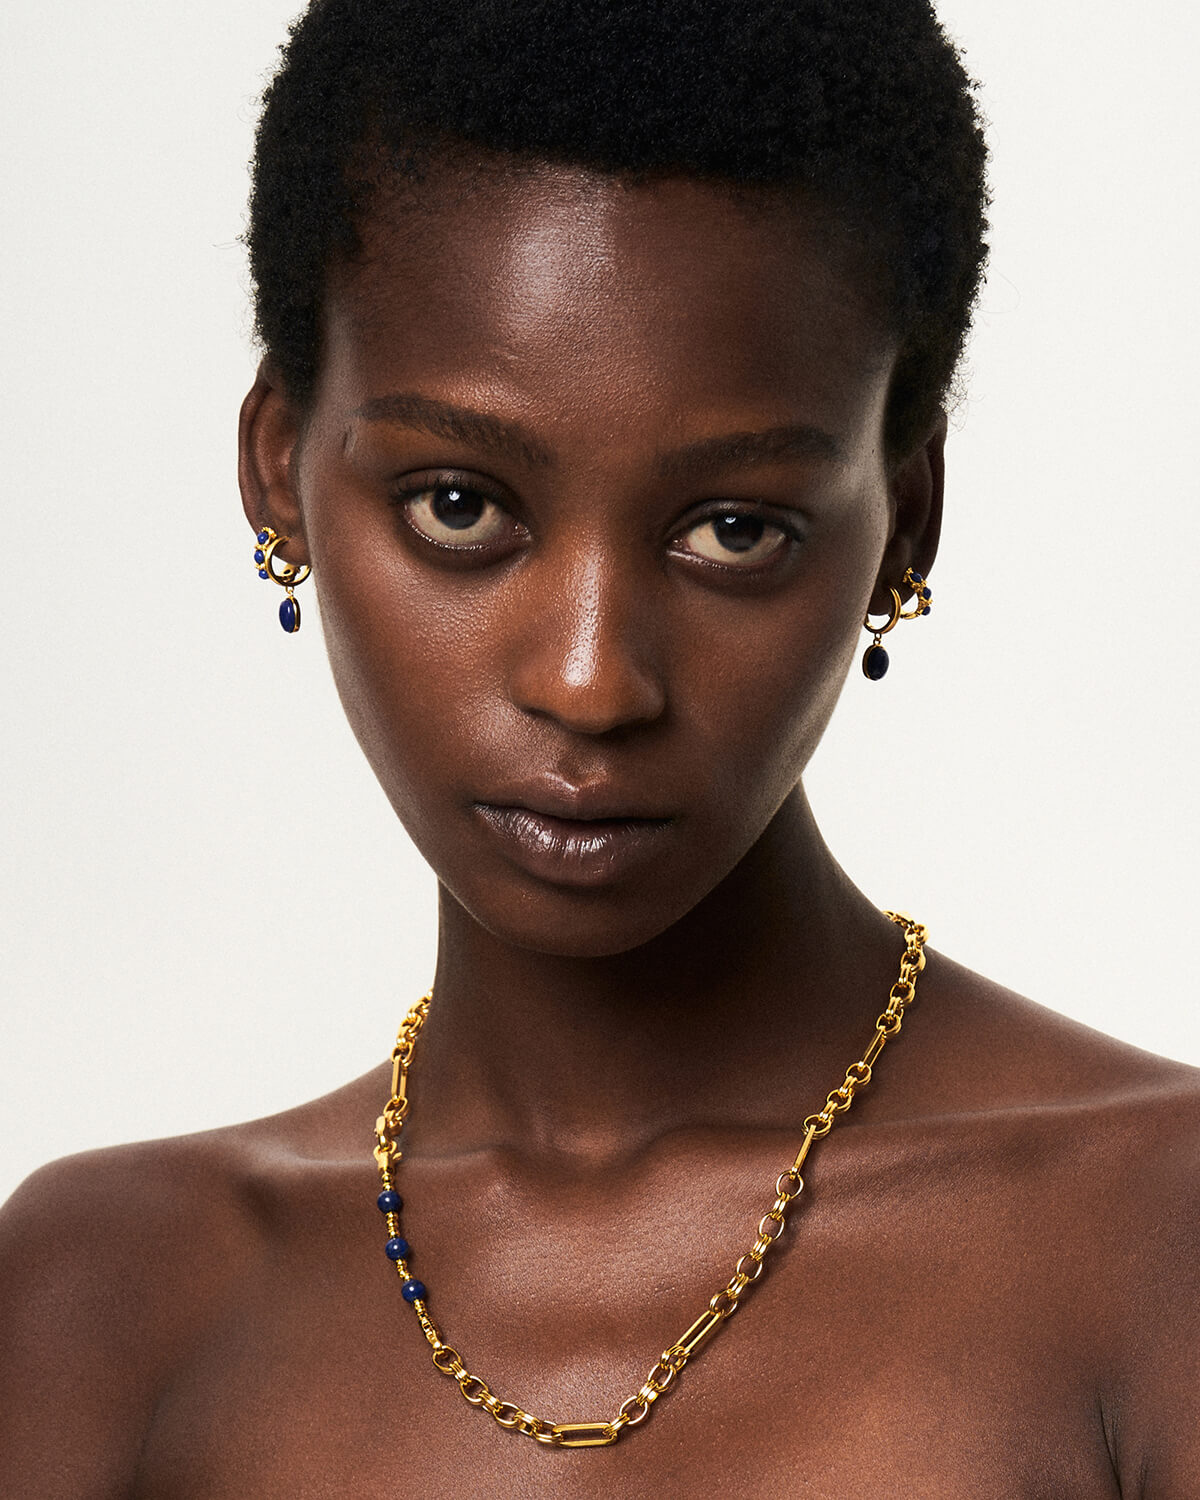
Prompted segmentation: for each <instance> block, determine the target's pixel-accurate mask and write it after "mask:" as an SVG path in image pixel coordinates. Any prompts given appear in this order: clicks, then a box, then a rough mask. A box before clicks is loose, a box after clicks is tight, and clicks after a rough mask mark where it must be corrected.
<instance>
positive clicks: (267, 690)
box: [0, 0, 1200, 1195]
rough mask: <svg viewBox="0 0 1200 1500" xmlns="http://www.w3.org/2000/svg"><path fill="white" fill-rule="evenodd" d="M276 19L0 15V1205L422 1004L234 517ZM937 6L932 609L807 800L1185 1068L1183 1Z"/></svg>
mask: <svg viewBox="0 0 1200 1500" xmlns="http://www.w3.org/2000/svg"><path fill="white" fill-rule="evenodd" d="M292 8H293V7H292V5H291V4H288V3H277V0H206V3H205V4H204V5H182V4H178V3H168V4H150V3H145V0H143V3H135V0H109V3H107V4H105V5H96V4H94V3H91V0H89V3H87V4H83V3H79V0H44V3H42V4H40V5H38V6H36V7H35V6H33V5H31V4H28V3H26V4H24V5H12V6H8V7H6V8H5V13H4V18H3V21H2V22H0V28H2V34H0V44H2V52H3V56H4V58H5V69H6V72H7V77H6V78H5V80H4V81H3V87H2V89H0V98H2V103H0V108H2V109H3V120H4V133H5V146H4V150H3V152H2V153H0V169H2V172H3V197H2V201H3V203H4V206H5V214H6V219H7V226H6V230H5V234H4V236H3V240H2V241H0V261H2V264H3V278H2V281H3V288H4V299H5V314H4V318H5V322H4V332H3V340H2V349H0V357H2V358H3V427H4V454H3V465H2V468H0V475H2V483H3V488H4V495H3V550H2V552H0V625H2V630H0V641H2V642H3V652H4V657H5V676H4V713H3V719H4V729H3V735H4V749H3V773H4V782H3V784H4V792H5V795H4V798H3V812H2V815H0V816H2V819H3V826H2V827H0V844H2V848H3V858H4V869H3V876H2V889H0V912H2V916H0V923H2V926H3V932H2V934H0V940H2V952H3V956H2V963H3V974H2V978H0V983H2V991H0V993H2V997H3V1000H2V1004H3V1047H2V1049H0V1195H2V1194H3V1192H4V1191H6V1190H7V1189H8V1188H9V1187H11V1186H12V1185H13V1184H14V1183H15V1182H16V1181H17V1179H18V1178H19V1177H21V1176H22V1175H23V1174H24V1173H25V1172H27V1171H28V1170H29V1169H30V1168H32V1167H33V1166H35V1165H37V1164H38V1163H39V1162H41V1161H44V1160H46V1159H48V1158H49V1157H52V1156H56V1155H60V1154H62V1153H64V1152H67V1151H70V1150H73V1149H76V1148H80V1147H85V1146H92V1145H99V1144H103V1143H107V1142H113V1141H120V1140H126V1139H131V1138H135V1137H141V1136H151V1135H160V1134H169V1133H174V1132H178V1131H185V1130H192V1129H196V1128H198V1127H202V1126H207V1125H211V1124H217V1123H222V1122H227V1121H232V1120H235V1119H238V1118H245V1117H247V1116H252V1115H255V1114H261V1113H265V1112H267V1111H270V1110H274V1109H278V1108H282V1107H284V1106H286V1105H288V1104H291V1103H294V1102H298V1101H300V1100H303V1099H305V1098H308V1097H311V1096H313V1095H316V1094H319V1093H321V1092H323V1091H325V1090H327V1089H329V1088H331V1087H333V1086H335V1085H337V1084H339V1083H341V1082H343V1081H345V1080H347V1079H348V1078H350V1077H352V1076H354V1075H356V1074H357V1073H359V1072H361V1071H363V1070H365V1069H366V1068H368V1067H369V1066H371V1065H372V1064H373V1063H374V1062H376V1061H377V1060H378V1059H380V1058H381V1057H382V1056H383V1055H384V1054H385V1052H386V1051H387V1049H388V1047H389V1045H390V1041H391V1037H392V1034H393V1031H394V1027H395V1025H396V1023H397V1021H398V1019H399V1017H400V1015H401V1014H402V1012H403V1010H404V1009H405V1008H406V1006H407V1005H408V1003H409V1002H410V1000H411V999H412V998H413V996H414V995H415V994H416V993H418V992H419V991H420V990H421V989H422V988H423V987H424V986H425V984H426V983H427V980H428V978H429V976H430V973H431V968H432V960H433V952H434V925H433V924H434V900H433V884H432V880H431V878H430V877H429V875H428V873H427V872H426V870H425V869H424V867H423V866H422V864H421V863H420V861H419V860H418V858H417V857H416V856H415V854H414V853H413V852H412V850H411V849H410V847H409V845H408V843H407V842H406V840H405V837H404V835H403V834H402V833H401V831H400V829H399V828H398V827H397V826H396V824H395V823H394V820H393V818H392V816H391V813H390V811H389V809H388V807H387V805H386V803H385V802H384V799H383V797H382V795H381V793H380V792H379V791H378V789H377V788H376V786H375V784H374V782H373V780H372V778H371V776H370V773H369V772H368V770H367V768H366V766H365V764H364V763H363V762H362V761H361V758H360V756H359V754H358V751H357V748H356V746H355V745H354V744H353V742H352V740H351V737H350V734H349V731H348V730H347V729H346V727H345V726H344V724H343V722H342V718H341V714H340V711H339V708H338V705H337V702H336V700H335V697H334V693H333V690H332V686H331V683H330V679H329V673H328V670H327V667H326V664H325V661H324V657H323V653H322V649H321V640H320V634H319V631H318V629H317V628H316V618H315V612H314V611H313V607H312V606H313V597H312V594H311V592H309V593H308V595H307V597H306V599H305V604H306V606H307V608H308V611H309V619H310V626H309V628H307V629H306V630H305V631H304V632H303V633H302V634H300V635H299V636H297V637H296V638H294V639H288V638H286V637H285V636H284V635H283V634H282V632H281V631H280V630H279V628H278V626H277V624H276V623H275V606H276V603H277V599H276V597H275V596H274V595H275V591H274V590H271V591H269V592H268V591H267V590H266V589H265V587H264V586H262V585H260V584H259V583H257V582H256V580H255V578H254V576H253V573H252V570H251V567H250V564H249V560H248V551H247V548H248V543H249V540H250V533H249V531H248V529H247V527H246V525H245V522H244V521H243V519H242V517H241V514H240V512H239V508H238V500H237V492H236V487H235V484H234V423H235V417H236V411H237V405H238V401H239V399H240V397H241V395H242V393H243V391H244V390H245V388H246V387H247V385H248V384H249V381H250V379H251V374H252V371H253V367H254V355H253V352H252V350H251V348H250V344H249V338H248V325H249V314H248V309H247V299H246V274H245V266H244V258H243V254H242V250H241V248H240V245H239V243H238V236H239V234H240V233H241V230H242V227H243V210H244V201H245V193H246V174H245V167H244V164H245V162H246V160H247V157H248V155H249V151H250V142H251V131H252V123H253V119H254V114H255V98H256V95H257V93H258V91H259V89H260V87H261V85H262V83H263V81H264V78H265V76H266V75H267V73H268V71H269V69H270V68H271V66H272V57H273V51H274V47H275V45H276V43H277V42H278V41H279V40H280V39H281V38H282V35H283V32H284V27H285V23H286V21H287V19H288V18H289V17H290V15H291V13H292ZM943 15H944V17H945V19H946V20H947V22H948V24H949V26H950V28H951V30H952V31H953V32H954V34H955V35H956V36H957V37H958V39H959V40H960V41H961V42H962V43H963V44H964V45H965V47H966V49H967V61H968V66H969V67H970V68H971V69H972V70H973V71H974V72H975V73H976V74H977V75H978V76H980V77H981V78H982V79H983V80H984V81H985V95H984V97H985V101H986V109H987V113H988V115H989V117H990V119H991V122H992V141H993V147H994V152H995V165H994V174H993V179H994V189H995V197H996V203H995V209H994V223H995V231H994V236H993V241H994V255H993V262H992V271H991V277H990V280H989V283H988V287H987V290H986V293H985V295H984V299H983V305H982V309H981V312H980V317H979V328H978V334H977V336H976V338H975V341H974V344H973V346H972V350H971V355H970V365H971V371H970V373H971V386H970V390H971V395H970V399H969V402H968V403H967V404H966V405H965V406H964V407H963V408H962V409H961V410H960V411H959V412H958V414H957V415H956V418H955V428H956V431H955V434H954V436H953V438H952V442H951V446H950V458H949V511H948V516H947V523H946V530H945V542H944V548H943V553H942V556H941V559H940V561H939V564H938V567H937V569H936V572H935V574H934V581H935V583H936V586H937V608H936V612H935V613H934V614H933V615H932V616H931V617H930V619H929V620H928V621H925V622H922V624H921V625H920V627H919V628H918V627H917V626H909V627H908V628H907V629H905V630H904V631H903V633H900V632H898V633H897V635H896V636H895V637H894V638H893V640H894V645H895V650H894V653H893V661H894V665H893V670H892V673H891V674H890V675H889V677H888V678H887V680H886V681H885V682H884V683H882V684H879V685H871V684H868V683H867V682H866V681H865V680H864V679H862V677H861V676H855V677H854V678H853V679H852V680H851V682H850V684H849V686H848V689H847V692H846V695H845V699H844V701H843V705H842V708H841V709H840V711H839V716H838V718H837V719H836V720H835V724H834V727H833V729H832V730H831V732H830V734H829V736H828V739H827V741H826V743H825V745H824V746H823V747H822V749H821V751H820V753H819V755H818V758H817V761H816V763H815V765H814V767H813V769H812V772H811V774H810V786H811V790H812V794H813V797H814V801H815V805H816V808H817V811H818V815H819V816H820V817H821V818H822V821H823V824H824V827H825V829H826V832H827V835H828V837H829V839H830V841H831V843H832V845H833V848H834V850H835V851H836V852H837V853H838V854H839V855H840V857H841V858H842V860H843V862H844V863H845V864H846V866H847V867H848V869H849V870H850V872H851V873H852V874H853V875H854V877H855V878H856V879H857V880H858V881H859V883H860V884H861V885H862V886H863V888H864V889H865V890H866V891H867V892H868V893H869V894H870V895H871V896H872V897H873V898H875V899H877V900H878V901H879V902H880V903H881V904H897V905H900V906H903V907H905V908H907V909H910V910H912V911H913V912H915V913H917V914H919V915H920V916H921V917H922V918H923V919H925V920H926V921H927V922H928V923H929V924H930V927H931V929H932V933H933V940H934V942H935V944H936V945H937V946H938V947H940V948H942V949H943V950H945V951H947V952H949V953H950V954H952V955H954V956H955V957H957V958H959V959H961V960H963V961H965V962H967V963H969V964H971V965H973V966H975V967H978V968H980V969H982V970H984V971H985V972H987V973H989V974H991V975H992V976H994V977H995V978H997V979H1000V980H1003V981H1005V982H1007V983H1009V984H1011V985H1013V986H1015V987H1017V988H1019V989H1022V990H1024V991H1025V992H1027V993H1029V994H1031V995H1033V996H1034V997H1035V998H1037V999H1039V1000H1042V1001H1045V1002H1046V1003H1047V1004H1049V1005H1053V1006H1056V1007H1058V1008H1060V1009H1062V1010H1064V1011H1067V1012H1069V1013H1070V1014H1071V1015H1074V1016H1078V1017H1080V1018H1082V1019H1083V1020H1086V1021H1088V1022H1090V1023H1091V1024H1093V1025H1096V1026H1099V1027H1101V1028H1103V1029H1104V1030H1107V1031H1111V1032H1113V1033H1115V1034H1116V1035H1118V1036H1121V1037H1125V1038H1127V1039H1129V1040H1131V1041H1134V1042H1136V1043H1138V1044H1140V1045H1142V1046H1146V1047H1150V1048H1152V1049H1155V1050H1158V1051H1163V1052H1168V1053H1171V1054H1174V1055H1176V1056H1178V1057H1183V1058H1187V1059H1189V1060H1191V1061H1193V1062H1200V1023H1198V1021H1197V1013H1196V999H1197V985H1196V981H1195V978H1194V953H1193V948H1194V936H1195V928H1196V920H1195V904H1196V880H1195V869H1196V856H1197V837H1196V835H1197V824H1198V818H1197V797H1196V791H1195V784H1196V778H1197V767H1198V766H1200V743H1198V742H1200V729H1198V724H1197V708H1196V700H1197V693H1196V679H1197V670H1196V667H1197V658H1198V652H1200V647H1198V645H1197V637H1196V626H1197V623H1198V622H1200V597H1198V593H1197V589H1196V587H1195V584H1196V559H1197V555H1198V545H1197V544H1198V542H1200V523H1198V513H1200V508H1198V506H1197V500H1198V498H1200V497H1198V495H1197V482H1196V477H1195V456H1194V455H1195V448H1196V423H1195V418H1194V414H1195V408H1196V402H1197V385H1198V382H1197V377H1196V371H1195V350H1196V349H1197V347H1198V346H1200V327H1198V324H1200V318H1198V316H1197V313H1198V300H1200V299H1198V295H1197V289H1196V286H1197V277H1196V261H1195V254H1196V252H1195V246H1196V243H1197V240H1198V239H1200V234H1198V231H1200V212H1198V209H1197V191H1196V173H1195V166H1194V162H1195V143H1196V140H1197V135H1198V131H1197V126H1198V124H1200V120H1198V118H1197V116H1198V107H1197V94H1196V90H1195V88H1194V79H1193V76H1192V69H1193V63H1194V59H1195V57H1196V55H1197V53H1198V51H1200V25H1198V22H1197V11H1196V8H1195V7H1194V6H1193V5H1192V4H1190V3H1184V0H1159V3H1158V4H1156V5H1154V6H1146V5H1136V6H1135V5H1132V4H1125V3H1111V0H1110V3H1107V4H1105V3H1101V4H1096V3H1088V4H1084V3H1082V0H1069V3H1065V0H1036V3H1035V0H1007V3H1005V4H1004V5H996V4H995V3H993V0H948V3H946V4H945V5H944V7H943ZM369 1127H370V1122H369V1121H364V1149H365V1148H366V1146H367V1145H368V1141H367V1135H368V1133H369Z"/></svg>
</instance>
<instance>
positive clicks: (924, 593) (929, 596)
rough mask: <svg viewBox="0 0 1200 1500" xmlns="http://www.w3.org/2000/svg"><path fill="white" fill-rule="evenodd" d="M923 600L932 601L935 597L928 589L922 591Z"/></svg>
mask: <svg viewBox="0 0 1200 1500" xmlns="http://www.w3.org/2000/svg"><path fill="white" fill-rule="evenodd" d="M921 598H922V599H932V598H933V595H932V594H931V593H930V592H929V590H928V589H922V590H921Z"/></svg>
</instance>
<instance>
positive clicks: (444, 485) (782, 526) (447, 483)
mask: <svg viewBox="0 0 1200 1500" xmlns="http://www.w3.org/2000/svg"><path fill="white" fill-rule="evenodd" d="M439 490H442V491H445V490H459V491H461V492H463V493H464V494H468V495H472V496H475V497H478V498H479V499H481V500H483V501H485V502H486V504H488V505H492V506H495V507H496V508H497V509H499V510H501V511H503V512H504V513H505V514H506V515H508V516H509V517H510V519H512V520H513V521H514V522H515V524H517V525H521V522H519V521H516V518H515V517H513V516H512V512H511V511H510V510H509V509H508V507H507V506H506V505H505V503H504V501H503V500H501V499H500V498H499V497H498V496H496V495H493V494H489V493H488V491H487V490H486V489H484V488H483V487H482V486H480V485H479V484H474V483H468V482H464V480H463V479H461V478H460V477H459V476H457V475H455V474H452V473H442V474H438V475H437V476H436V477H435V478H433V479H431V480H427V481H426V482H425V483H424V484H419V485H407V486H405V487H404V488H401V489H397V490H395V491H393V493H392V495H391V496H390V503H391V504H392V505H394V506H396V508H397V509H398V510H399V511H400V512H401V514H402V515H403V517H404V521H405V524H406V526H407V527H408V528H409V530H410V531H412V532H413V533H414V534H415V535H416V536H418V537H419V538H420V540H421V541H422V542H423V543H424V544H425V545H426V546H428V547H432V548H434V549H436V550H437V551H438V552H440V553H442V554H448V555H449V556H450V557H455V556H457V557H459V558H461V559H462V560H463V561H464V562H465V561H466V560H467V559H474V558H478V557H479V555H480V554H482V553H486V552H488V551H489V550H491V544H489V543H488V542H480V543H470V542H468V543H465V544H463V545H459V546H455V545H451V544H450V543H447V542H440V541H438V540H436V539H435V538H434V537H431V536H429V535H428V534H427V533H426V532H424V531H422V530H421V529H420V527H418V526H417V525H416V524H415V522H414V521H412V520H411V518H410V517H409V515H408V513H407V512H408V509H409V507H410V506H411V505H412V503H413V502H414V501H416V500H420V499H421V498H422V497H424V496H427V495H433V494H435V493H436V492H437V491H439ZM723 516H745V517H750V518H752V519H754V520H759V521H762V522H763V524H764V525H765V526H769V527H771V528H773V529H774V530H776V531H778V532H780V533H781V534H782V536H783V537H784V540H785V543H786V545H785V546H781V547H780V548H779V549H778V554H784V555H786V554H788V553H790V552H791V551H792V550H793V549H794V548H795V547H796V546H799V545H800V544H801V543H803V542H804V541H805V540H806V530H805V527H804V525H803V523H802V522H801V521H800V520H799V519H798V518H793V517H791V516H789V515H781V514H780V513H779V512H778V511H776V510H771V509H769V508H768V507H766V506H764V505H762V504H755V503H754V502H752V501H740V502H739V501H725V502H723V503H722V502H717V503H714V504H713V505H712V506H711V507H710V508H708V509H706V510H702V511H701V512H700V513H699V514H697V515H695V516H693V517H692V518H691V519H689V521H688V523H687V525H686V526H684V527H681V528H679V529H678V530H677V531H676V532H675V533H674V534H673V535H674V536H676V537H678V536H684V535H686V534H687V532H689V531H691V530H694V529H695V528H696V527H697V526H703V525H704V524H705V522H707V521H716V520H719V519H721V518H722V517H723ZM778 554H777V553H772V554H771V556H770V557H769V558H768V559H767V561H766V562H765V563H760V564H758V565H746V564H740V565H739V564H737V563H720V562H716V561H714V560H713V559H711V558H707V557H702V556H700V555H699V554H697V553H695V552H685V553H682V554H679V553H676V555H677V556H679V555H682V556H684V557H685V558H686V559H687V560H688V561H689V562H690V563H693V564H695V565H697V566H700V567H704V568H708V569H712V570H716V571H717V572H724V573H732V574H739V575H741V576H743V577H746V576H753V575H754V574H755V573H757V572H767V571H769V570H770V569H771V568H773V567H776V566H778V565H779V563H780V562H782V561H783V557H782V556H779V555H778Z"/></svg>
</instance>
